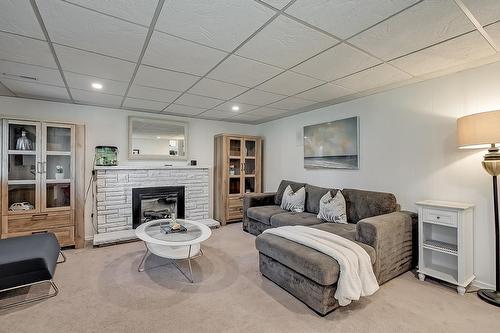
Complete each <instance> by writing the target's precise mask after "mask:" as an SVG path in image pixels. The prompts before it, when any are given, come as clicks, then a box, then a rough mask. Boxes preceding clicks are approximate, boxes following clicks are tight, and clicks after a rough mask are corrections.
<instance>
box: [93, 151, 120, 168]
mask: <svg viewBox="0 0 500 333" xmlns="http://www.w3.org/2000/svg"><path fill="white" fill-rule="evenodd" d="M95 165H96V166H117V165H118V147H115V146H96V147H95Z"/></svg>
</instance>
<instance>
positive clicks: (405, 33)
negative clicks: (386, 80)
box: [349, 0, 474, 60]
mask: <svg viewBox="0 0 500 333" xmlns="http://www.w3.org/2000/svg"><path fill="white" fill-rule="evenodd" d="M424 22H425V23H424ZM472 30H474V26H473V25H472V23H471V22H470V21H469V19H468V18H467V16H465V14H464V13H463V12H462V11H461V9H460V8H459V7H458V6H457V5H456V4H455V2H454V1H453V0H440V1H424V2H421V3H419V4H418V5H415V6H413V7H412V8H410V9H408V10H406V11H404V12H402V13H400V14H398V15H396V16H393V17H391V18H390V19H388V20H386V21H384V22H382V23H380V24H378V25H376V26H375V27H373V28H371V29H369V30H367V31H365V32H363V33H361V34H359V35H357V36H355V37H354V38H352V39H350V40H349V42H351V43H352V44H354V45H356V46H358V47H360V48H362V49H364V50H367V51H369V52H370V53H372V54H374V55H376V56H378V57H380V58H382V59H384V60H390V59H394V58H396V57H399V56H402V55H404V54H408V53H409V52H413V51H416V50H419V49H421V48H424V47H427V46H429V45H432V44H435V43H438V42H442V41H444V40H446V39H448V38H451V37H455V36H458V35H460V34H462V33H465V32H468V31H472Z"/></svg>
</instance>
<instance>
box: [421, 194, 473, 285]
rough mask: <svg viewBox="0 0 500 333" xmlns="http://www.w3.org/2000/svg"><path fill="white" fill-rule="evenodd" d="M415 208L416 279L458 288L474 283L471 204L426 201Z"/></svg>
mask: <svg viewBox="0 0 500 333" xmlns="http://www.w3.org/2000/svg"><path fill="white" fill-rule="evenodd" d="M416 204H417V206H418V234H419V239H418V244H419V250H418V254H419V258H418V259H419V260H418V278H419V279H420V280H421V281H424V279H425V276H426V275H429V276H432V277H435V278H437V279H440V280H443V281H446V282H449V283H451V284H454V285H456V286H457V292H458V293H459V294H460V295H464V294H465V288H467V286H468V285H469V284H470V283H471V282H472V280H474V278H475V276H474V272H473V268H474V263H473V258H474V246H473V244H474V225H473V223H474V205H471V204H465V203H459V202H446V201H433V200H426V201H420V202H417V203H416Z"/></svg>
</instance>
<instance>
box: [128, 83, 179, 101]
mask: <svg viewBox="0 0 500 333" xmlns="http://www.w3.org/2000/svg"><path fill="white" fill-rule="evenodd" d="M180 94H181V92H179V91H173V90H165V89H158V88H151V87H143V86H139V85H137V84H134V85H132V87H130V90H129V92H128V96H129V97H134V98H138V99H148V100H152V101H156V102H165V103H171V102H173V101H174V100H175V99H176V98H177V97H179V95H180Z"/></svg>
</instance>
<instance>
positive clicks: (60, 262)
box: [57, 250, 66, 264]
mask: <svg viewBox="0 0 500 333" xmlns="http://www.w3.org/2000/svg"><path fill="white" fill-rule="evenodd" d="M59 254H60V256H61V257H62V258H63V260H62V261H58V262H57V263H58V264H62V263H64V262H66V256H65V255H64V253H63V251H61V250H59Z"/></svg>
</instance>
